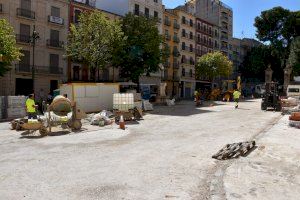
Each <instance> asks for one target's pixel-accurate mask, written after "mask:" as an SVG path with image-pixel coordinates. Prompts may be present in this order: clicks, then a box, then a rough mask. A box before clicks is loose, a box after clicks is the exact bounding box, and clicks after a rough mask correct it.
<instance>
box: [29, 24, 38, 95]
mask: <svg viewBox="0 0 300 200" xmlns="http://www.w3.org/2000/svg"><path fill="white" fill-rule="evenodd" d="M39 38H40V36H39V33H38V32H36V31H35V25H33V32H32V35H31V37H30V43H31V45H32V69H31V72H32V91H33V93H35V87H34V82H35V81H34V79H35V65H34V50H35V44H36V41H37V40H38V39H39Z"/></svg>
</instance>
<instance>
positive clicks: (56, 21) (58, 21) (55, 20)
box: [48, 15, 64, 25]
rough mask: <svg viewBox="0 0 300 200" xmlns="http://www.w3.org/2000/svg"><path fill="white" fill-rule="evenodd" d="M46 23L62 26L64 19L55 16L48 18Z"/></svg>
mask: <svg viewBox="0 0 300 200" xmlns="http://www.w3.org/2000/svg"><path fill="white" fill-rule="evenodd" d="M48 22H51V23H54V24H59V25H64V19H63V18H61V17H56V16H51V15H49V16H48Z"/></svg>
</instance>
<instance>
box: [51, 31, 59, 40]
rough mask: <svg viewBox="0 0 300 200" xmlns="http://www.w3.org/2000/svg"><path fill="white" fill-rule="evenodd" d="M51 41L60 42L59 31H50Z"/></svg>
mask: <svg viewBox="0 0 300 200" xmlns="http://www.w3.org/2000/svg"><path fill="white" fill-rule="evenodd" d="M50 40H55V41H59V31H57V30H50Z"/></svg>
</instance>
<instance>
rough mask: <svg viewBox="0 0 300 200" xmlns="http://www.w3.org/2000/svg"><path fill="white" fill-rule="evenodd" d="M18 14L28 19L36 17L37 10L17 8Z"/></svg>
mask: <svg viewBox="0 0 300 200" xmlns="http://www.w3.org/2000/svg"><path fill="white" fill-rule="evenodd" d="M17 16H19V17H24V18H27V19H35V12H33V11H31V10H27V9H23V8H17Z"/></svg>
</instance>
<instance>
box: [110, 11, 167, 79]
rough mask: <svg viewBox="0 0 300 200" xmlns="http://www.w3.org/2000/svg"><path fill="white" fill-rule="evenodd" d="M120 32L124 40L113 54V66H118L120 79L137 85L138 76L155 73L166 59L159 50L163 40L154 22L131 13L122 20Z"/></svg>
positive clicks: (162, 51)
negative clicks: (128, 80) (124, 78)
mask: <svg viewBox="0 0 300 200" xmlns="http://www.w3.org/2000/svg"><path fill="white" fill-rule="evenodd" d="M122 30H123V32H124V35H125V38H126V40H125V41H124V43H122V44H120V45H119V48H118V49H117V51H116V52H115V55H114V57H115V60H116V61H117V62H116V63H115V64H116V65H117V66H120V74H121V76H122V77H126V78H130V79H131V80H132V81H133V82H136V83H138V84H139V78H140V76H141V75H142V74H145V73H146V74H147V75H149V74H150V73H152V72H157V71H158V70H159V64H160V63H162V62H163V59H164V57H166V56H165V53H164V50H162V49H161V48H160V46H161V45H162V43H163V38H162V36H161V35H160V34H159V32H158V29H157V21H156V20H154V19H148V18H146V17H144V16H135V15H133V14H131V13H129V14H127V15H126V16H125V17H124V18H123V20H122ZM121 45H122V47H121V48H120V46H121Z"/></svg>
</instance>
